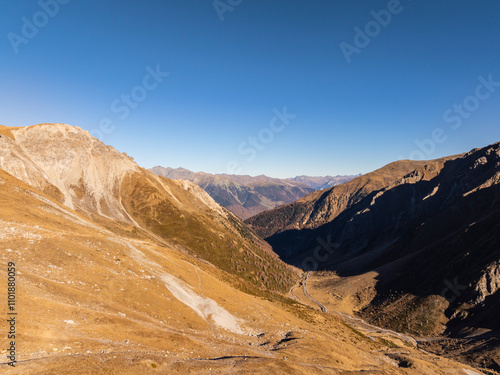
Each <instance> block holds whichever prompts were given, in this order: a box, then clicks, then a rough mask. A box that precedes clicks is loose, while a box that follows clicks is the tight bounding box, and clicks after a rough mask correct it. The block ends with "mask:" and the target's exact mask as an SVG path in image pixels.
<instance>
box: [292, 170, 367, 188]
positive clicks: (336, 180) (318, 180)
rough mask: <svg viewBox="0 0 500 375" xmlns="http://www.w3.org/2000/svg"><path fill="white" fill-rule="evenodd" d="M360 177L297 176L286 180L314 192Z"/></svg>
mask: <svg viewBox="0 0 500 375" xmlns="http://www.w3.org/2000/svg"><path fill="white" fill-rule="evenodd" d="M359 176H361V174H359V175H346V176H324V177H312V176H297V177H293V178H288V180H291V181H298V182H303V183H305V184H307V185H308V186H310V187H311V188H313V189H314V190H325V189H328V188H331V187H332V186H337V185H340V184H343V183H346V182H349V181H351V180H352V179H354V178H356V177H359Z"/></svg>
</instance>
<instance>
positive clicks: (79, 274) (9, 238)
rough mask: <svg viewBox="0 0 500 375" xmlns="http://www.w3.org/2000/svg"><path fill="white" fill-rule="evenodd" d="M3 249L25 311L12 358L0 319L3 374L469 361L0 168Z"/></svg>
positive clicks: (248, 370) (403, 369) (401, 370)
mask: <svg viewBox="0 0 500 375" xmlns="http://www.w3.org/2000/svg"><path fill="white" fill-rule="evenodd" d="M137 237H140V236H139V235H138V236H137ZM0 256H1V258H2V260H1V264H2V269H5V268H6V267H5V265H6V263H7V262H9V261H13V262H15V264H16V268H17V305H16V308H17V311H18V314H19V315H18V326H17V338H16V342H17V349H18V352H17V360H18V363H17V364H16V367H15V368H11V367H9V366H7V364H6V360H5V354H6V350H5V348H6V346H5V341H6V340H5V337H6V331H7V327H6V324H5V322H4V323H2V325H1V326H0V327H1V330H0V335H1V337H2V339H1V340H0V342H1V345H2V346H1V348H2V349H0V353H1V355H2V361H1V364H0V373H8V374H44V375H45V374H137V373H144V374H206V373H213V374H259V373H269V374H285V373H286V374H353V373H361V372H363V373H370V374H466V372H465V371H464V370H465V369H467V370H468V371H472V369H471V368H469V367H466V366H463V365H460V364H457V363H455V362H452V361H449V360H445V359H442V358H440V357H437V356H429V355H427V354H425V353H423V352H420V351H418V350H416V349H415V348H411V347H406V346H404V345H400V346H398V345H394V344H388V343H387V342H385V341H382V340H380V339H373V340H372V339H371V338H369V337H367V336H365V335H363V334H360V333H359V332H357V331H356V330H354V329H352V328H350V327H349V326H347V325H345V324H343V323H342V322H341V321H340V320H339V319H338V318H336V317H334V316H332V315H329V314H323V313H320V312H318V311H316V310H312V309H310V308H307V307H304V306H302V305H299V304H296V303H293V302H291V301H288V302H286V301H282V302H277V301H276V300H268V299H264V298H259V297H256V296H252V295H249V294H247V293H244V292H242V291H240V290H238V289H236V288H234V287H232V286H231V285H229V284H228V283H227V282H226V281H225V279H226V278H227V276H226V274H225V273H224V272H222V271H220V270H219V269H217V268H216V267H214V266H212V265H210V264H208V263H207V262H204V261H201V260H200V259H197V258H195V257H193V256H191V255H189V254H188V253H186V252H184V251H182V249H178V248H177V247H176V246H169V245H167V244H165V243H163V242H161V241H158V240H155V239H154V238H153V239H147V238H146V234H144V235H143V236H142V238H136V239H133V238H130V237H126V236H123V235H121V234H119V233H115V232H114V231H111V230H108V229H106V228H104V227H102V226H100V225H99V224H97V223H95V222H92V221H91V220H90V219H89V218H88V217H86V216H85V215H83V214H82V213H78V212H76V211H72V210H70V209H68V208H67V207H65V206H63V205H61V204H60V203H58V202H56V201H54V200H53V199H52V198H51V197H49V196H48V195H46V194H44V193H43V192H41V191H38V190H36V189H34V188H33V187H30V186H29V185H27V184H25V183H23V182H22V181H20V180H18V179H16V178H15V177H13V176H11V175H10V174H8V173H6V172H5V171H3V170H0ZM0 280H1V281H0V290H2V291H6V278H5V277H0ZM172 281H174V282H172ZM172 285H174V287H172ZM2 295H3V292H2ZM196 296H197V297H196ZM215 306H218V307H219V308H220V309H222V310H219V312H220V311H224V312H225V313H222V314H218V315H217V311H218V309H217V307H215ZM200 311H205V312H206V314H203V313H200ZM226 314H229V315H226ZM214 315H216V316H214ZM229 316H231V317H232V318H233V319H234V321H233V320H231V319H230V318H229ZM221 319H222V321H221ZM224 319H226V321H225V322H224V321H223V320H224ZM233 322H236V324H237V326H238V329H233V328H234V327H232V326H231V324H232V323H233ZM374 340H375V341H374Z"/></svg>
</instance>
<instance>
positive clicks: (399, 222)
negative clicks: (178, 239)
mask: <svg viewBox="0 0 500 375" xmlns="http://www.w3.org/2000/svg"><path fill="white" fill-rule="evenodd" d="M247 223H249V224H250V225H251V226H252V227H253V228H254V229H255V230H256V231H257V232H258V233H259V234H261V235H262V236H263V237H264V238H267V241H268V242H269V243H270V244H271V245H272V246H273V248H274V250H275V251H277V252H278V254H280V256H281V257H282V258H283V259H286V260H287V261H289V262H290V263H292V264H295V265H297V266H301V267H305V268H309V267H311V268H313V269H316V268H318V269H320V270H329V271H335V274H334V275H333V274H329V275H326V276H325V277H323V278H322V277H320V276H318V277H317V279H316V280H315V282H316V284H315V285H316V287H317V288H318V291H320V293H324V294H325V295H329V296H333V295H335V296H336V297H335V298H332V297H329V302H330V303H331V305H329V306H330V308H332V309H334V308H338V307H339V306H340V305H342V306H343V307H345V308H346V309H347V310H349V309H350V310H351V311H352V310H357V311H360V312H361V314H363V315H364V316H365V317H366V318H367V319H369V320H371V321H372V322H374V323H376V324H378V325H384V326H387V327H390V328H392V329H396V330H398V331H400V332H401V331H405V332H410V333H413V334H417V335H419V336H437V335H448V336H454V337H459V338H460V339H458V342H460V345H461V346H460V347H461V349H460V350H457V351H456V352H455V354H457V353H458V354H457V355H458V356H459V357H460V358H462V359H467V360H473V361H475V363H480V364H481V365H482V366H486V367H489V368H490V369H493V370H496V371H498V370H500V366H499V363H500V357H499V355H500V341H499V340H498V334H499V332H500V326H499V324H498V322H499V320H498V318H497V317H498V316H499V315H500V303H499V298H500V291H499V290H500V288H499V286H500V279H499V269H500V268H499V262H500V250H499V249H500V235H499V233H500V224H499V223H500V144H499V143H496V144H493V145H491V146H488V147H485V148H482V149H475V150H472V151H471V152H469V153H467V154H463V155H456V156H453V157H449V158H444V159H438V160H433V161H425V162H412V161H401V162H396V163H392V164H390V165H388V166H386V167H384V168H382V169H380V170H378V171H375V172H373V173H369V174H366V175H364V176H361V177H359V178H356V179H354V180H352V181H350V182H348V183H346V184H343V185H340V186H336V187H334V188H332V189H330V190H327V191H324V192H321V193H319V192H316V193H312V194H310V195H308V196H306V197H304V198H302V199H301V200H299V201H298V202H295V203H292V204H290V205H287V206H283V207H279V208H276V209H274V210H272V211H268V212H264V213H262V214H260V215H257V216H255V217H253V218H251V219H249V220H248V221H247ZM346 301H350V302H349V303H346ZM348 305H349V306H348ZM327 306H328V304H327ZM474 336H477V337H478V339H476V340H472V339H470V337H474ZM495 337H496V338H495ZM480 340H483V341H480ZM427 345H428V346H431V349H434V350H436V351H437V352H443V351H444V352H445V351H446V350H447V349H449V348H450V347H453V346H454V345H457V341H456V342H455V343H453V344H452V343H450V342H448V341H446V340H445V341H442V342H441V344H439V345H443V347H439V348H438V349H436V347H434V348H432V346H433V345H434V346H437V344H436V342H433V341H430V342H428V343H427ZM479 347H480V348H481V349H478V348H479Z"/></svg>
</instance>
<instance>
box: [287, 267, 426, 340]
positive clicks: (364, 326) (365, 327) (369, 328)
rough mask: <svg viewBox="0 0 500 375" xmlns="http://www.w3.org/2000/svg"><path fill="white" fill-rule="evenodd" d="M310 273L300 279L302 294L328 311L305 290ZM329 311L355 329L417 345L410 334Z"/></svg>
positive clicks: (325, 310) (324, 310)
mask: <svg viewBox="0 0 500 375" xmlns="http://www.w3.org/2000/svg"><path fill="white" fill-rule="evenodd" d="M310 274H311V272H310V271H309V272H307V273H306V276H305V278H304V280H303V281H302V286H303V288H304V294H305V295H306V297H308V298H309V299H310V300H311V301H313V302H314V303H315V304H316V305H318V306H319V308H320V309H321V311H323V312H325V313H326V312H328V311H327V309H326V307H325V306H324V305H323V304H322V303H321V302H319V301H317V300H315V299H314V298H313V297H311V295H310V294H309V293H308V292H307V281H308V280H309V276H310ZM294 288H295V286H294V287H293V288H292V289H290V294H292V296H293V297H295V296H294V295H293V293H292V291H293V289H294ZM330 313H332V314H336V315H338V316H340V317H342V318H343V319H344V320H346V321H347V322H349V323H350V324H351V325H352V326H354V327H355V328H356V329H359V330H361V331H364V332H367V333H377V334H385V335H388V336H393V337H396V338H398V339H400V340H403V341H406V342H409V343H410V344H412V345H413V346H415V347H418V340H416V339H415V338H413V337H412V336H409V335H404V334H401V333H398V332H395V331H392V330H390V329H385V328H381V327H377V326H374V325H372V324H370V323H367V322H365V321H364V320H363V319H360V318H356V317H353V316H350V315H347V314H344V313H341V312H339V311H330Z"/></svg>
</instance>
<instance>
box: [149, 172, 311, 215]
mask: <svg viewBox="0 0 500 375" xmlns="http://www.w3.org/2000/svg"><path fill="white" fill-rule="evenodd" d="M150 171H151V172H153V173H156V174H157V175H160V176H164V177H167V178H170V179H175V180H189V181H192V182H194V183H195V184H197V185H198V186H200V187H201V188H202V189H204V190H205V191H206V192H207V193H208V194H209V195H210V196H211V197H212V198H213V199H214V200H215V201H216V202H217V203H219V204H221V205H222V206H224V207H226V208H227V209H229V210H230V211H231V212H233V213H234V214H235V215H237V216H239V217H240V218H242V219H246V218H249V217H251V216H254V215H256V214H258V213H260V212H263V211H266V210H270V209H272V208H275V207H277V206H280V205H283V204H287V203H290V202H293V201H296V200H297V199H299V198H302V197H303V196H305V195H307V194H309V193H311V192H313V191H314V189H313V188H311V187H309V185H308V184H306V183H303V182H296V181H291V180H281V179H277V178H271V177H267V176H264V175H261V176H256V177H251V176H238V175H227V174H218V175H213V174H209V173H203V172H198V173H195V172H191V171H189V170H187V169H184V168H177V169H172V168H163V167H154V168H151V169H150Z"/></svg>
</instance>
